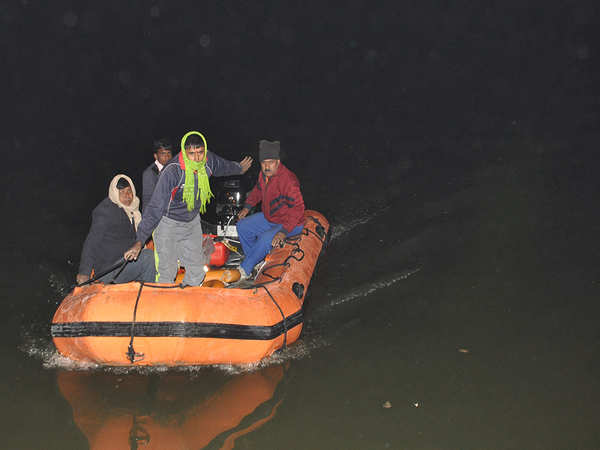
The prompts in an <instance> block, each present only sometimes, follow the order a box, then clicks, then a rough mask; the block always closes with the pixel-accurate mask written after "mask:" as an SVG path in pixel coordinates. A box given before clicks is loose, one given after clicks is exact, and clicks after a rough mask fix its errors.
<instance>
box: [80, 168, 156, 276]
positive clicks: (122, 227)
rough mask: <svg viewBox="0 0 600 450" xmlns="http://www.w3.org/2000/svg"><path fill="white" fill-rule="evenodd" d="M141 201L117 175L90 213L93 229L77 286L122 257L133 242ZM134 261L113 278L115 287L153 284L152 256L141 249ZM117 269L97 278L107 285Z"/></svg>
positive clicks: (85, 246) (85, 245)
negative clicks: (148, 282) (116, 284)
mask: <svg viewBox="0 0 600 450" xmlns="http://www.w3.org/2000/svg"><path fill="white" fill-rule="evenodd" d="M139 206H140V199H139V198H138V197H136V195H135V186H134V185H133V182H132V181H131V178H129V177H128V176H127V175H121V174H119V175H117V176H115V177H114V178H113V179H112V181H111V182H110V186H109V188H108V197H107V198H105V199H104V200H102V201H101V202H100V203H99V204H98V206H96V208H94V211H93V212H92V226H91V227H90V231H89V233H88V235H87V237H86V239H85V242H84V243H83V250H82V251H81V262H80V263H79V272H78V274H77V284H81V283H84V282H85V281H88V280H89V279H90V276H91V273H92V269H93V270H94V271H95V272H96V273H101V272H102V271H104V270H106V269H109V268H110V267H111V266H112V265H113V264H115V262H116V261H117V260H118V259H119V258H120V257H121V256H123V252H124V251H125V250H126V249H128V248H129V247H130V246H131V245H132V244H133V243H134V242H135V240H136V229H137V226H138V224H139V222H140V220H141V218H142V215H141V214H140V210H139ZM136 257H137V260H135V261H130V262H129V263H127V265H126V266H125V267H124V268H123V270H122V271H121V272H120V273H119V274H118V276H117V277H116V278H115V280H114V281H115V283H127V282H129V281H154V279H155V278H156V273H155V271H154V255H153V254H152V250H148V249H144V250H143V251H142V252H141V253H140V254H139V256H138V255H136ZM119 270H120V269H115V270H114V271H112V272H109V273H108V274H106V275H104V276H103V277H102V278H100V281H110V280H112V279H113V277H114V276H115V275H117V272H118V271H119Z"/></svg>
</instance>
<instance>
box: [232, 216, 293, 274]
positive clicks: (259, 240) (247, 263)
mask: <svg viewBox="0 0 600 450" xmlns="http://www.w3.org/2000/svg"><path fill="white" fill-rule="evenodd" d="M236 227H237V232H238V235H239V236H240V243H241V244H242V249H243V250H244V254H245V255H246V257H245V258H244V261H243V262H242V264H241V266H242V268H243V269H244V271H245V272H246V273H248V274H249V273H251V272H252V269H254V266H255V265H256V264H258V263H259V262H260V261H262V260H263V259H265V256H267V255H268V254H269V252H270V251H271V248H272V246H271V241H272V240H273V237H275V235H276V234H277V233H278V232H279V231H282V230H283V226H282V225H281V224H279V223H272V222H269V221H268V220H267V219H265V215H264V214H263V213H262V212H259V213H256V214H252V215H251V216H247V217H245V218H244V219H242V220H240V221H239V222H238V223H237V225H236ZM302 228H304V225H298V226H297V227H296V228H294V229H293V230H292V231H291V232H290V233H289V234H287V236H295V235H296V234H300V232H301V231H302ZM284 233H285V231H284Z"/></svg>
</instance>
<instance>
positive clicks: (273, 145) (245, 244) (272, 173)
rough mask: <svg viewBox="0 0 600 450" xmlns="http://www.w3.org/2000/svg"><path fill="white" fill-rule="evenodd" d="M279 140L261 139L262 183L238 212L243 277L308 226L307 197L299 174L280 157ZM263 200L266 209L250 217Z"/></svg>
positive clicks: (257, 184)
mask: <svg viewBox="0 0 600 450" xmlns="http://www.w3.org/2000/svg"><path fill="white" fill-rule="evenodd" d="M279 153H280V146H279V141H274V142H269V141H266V140H261V141H260V143H259V144H258V159H259V161H260V168H261V171H260V173H259V174H258V182H257V183H256V186H254V189H252V191H251V192H250V193H249V194H248V197H247V198H246V202H245V204H244V208H243V209H242V210H241V211H240V213H239V214H238V219H240V220H239V222H238V224H237V232H238V235H239V236H240V243H241V244H242V248H243V250H244V254H245V255H246V257H245V258H244V261H243V262H242V264H241V266H240V273H241V275H242V278H248V277H249V276H250V274H251V273H252V269H253V268H254V266H255V265H256V264H257V263H258V262H260V261H262V260H263V259H264V258H265V256H267V254H268V253H269V252H270V251H271V248H273V247H275V246H277V245H279V244H280V243H281V242H283V240H284V239H285V238H286V237H287V236H294V235H296V234H299V233H300V232H301V231H302V228H303V227H304V200H303V199H302V193H301V192H300V183H299V182H298V178H297V177H296V175H294V174H293V173H292V171H291V170H289V169H288V168H287V167H285V166H284V165H283V164H282V163H281V160H280V159H279ZM260 202H262V212H259V213H256V214H252V215H251V216H248V217H246V216H247V214H248V211H250V209H251V208H252V207H254V206H256V205H257V204H258V203H260Z"/></svg>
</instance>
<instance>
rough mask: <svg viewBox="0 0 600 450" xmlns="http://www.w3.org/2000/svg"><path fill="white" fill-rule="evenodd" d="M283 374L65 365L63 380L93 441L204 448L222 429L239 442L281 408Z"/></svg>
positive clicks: (227, 441)
mask: <svg viewBox="0 0 600 450" xmlns="http://www.w3.org/2000/svg"><path fill="white" fill-rule="evenodd" d="M283 375H284V368H283V367H282V366H273V367H267V368H264V369H262V370H260V371H257V372H252V373H245V374H242V375H237V376H235V377H233V378H229V379H228V380H223V378H224V376H223V374H222V373H221V374H219V373H216V374H215V373H213V374H212V376H207V377H195V378H192V377H191V376H190V375H189V374H186V373H174V374H171V373H167V374H161V375H151V376H149V375H142V374H126V375H116V374H107V373H102V372H97V373H96V372H91V373H86V372H60V373H59V374H58V380H57V381H58V386H59V389H60V391H61V393H62V394H63V396H64V397H65V399H66V400H67V401H68V402H69V403H70V404H71V407H72V408H73V419H74V420H75V423H76V424H77V426H78V427H79V429H80V430H81V431H82V432H83V434H84V435H85V436H86V437H87V439H88V442H89V445H90V448H91V449H127V450H129V449H148V450H150V449H191V448H194V449H198V448H203V447H204V446H206V445H208V444H209V443H211V442H212V441H213V440H215V439H216V438H217V437H218V440H222V444H221V448H222V449H231V448H233V447H234V444H235V440H236V439H237V438H238V437H240V436H243V435H244V434H247V433H249V432H251V431H253V430H255V429H257V428H259V427H260V426H262V425H263V424H265V423H266V422H268V421H269V420H270V419H271V418H273V417H274V416H275V414H276V411H277V407H278V406H279V404H280V402H281V401H280V400H279V401H276V399H273V396H274V393H275V389H276V388H277V385H278V384H279V382H280V381H281V380H282V378H283ZM261 405H263V406H261ZM257 409H259V411H257ZM255 411H256V413H255V414H253V413H254V412H255ZM246 417H247V420H244V419H245V418H246ZM242 422H243V423H242Z"/></svg>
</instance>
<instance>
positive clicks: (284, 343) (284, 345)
mask: <svg viewBox="0 0 600 450" xmlns="http://www.w3.org/2000/svg"><path fill="white" fill-rule="evenodd" d="M260 287H261V288H263V289H264V290H265V291H266V292H267V294H269V297H271V300H273V303H274V304H275V306H277V309H278V310H279V313H280V314H281V318H282V320H283V347H281V348H284V349H285V348H286V346H287V332H288V330H287V319H286V317H285V314H284V313H283V310H282V309H281V306H279V303H277V302H276V301H275V299H274V298H273V296H272V295H271V293H270V292H269V290H268V289H267V287H266V286H264V285H262V286H260Z"/></svg>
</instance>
